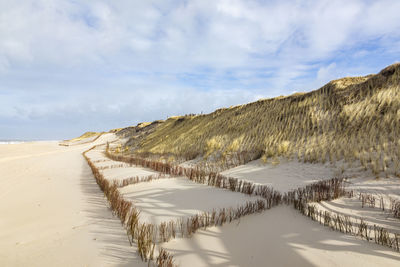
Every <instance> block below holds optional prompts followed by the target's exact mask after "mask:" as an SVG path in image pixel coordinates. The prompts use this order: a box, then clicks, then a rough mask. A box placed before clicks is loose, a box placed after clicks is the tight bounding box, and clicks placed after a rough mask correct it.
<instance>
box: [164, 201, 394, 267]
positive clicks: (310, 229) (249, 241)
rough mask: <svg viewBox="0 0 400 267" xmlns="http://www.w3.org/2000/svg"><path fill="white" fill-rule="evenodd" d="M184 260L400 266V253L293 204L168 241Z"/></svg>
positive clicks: (190, 263)
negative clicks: (329, 225) (313, 217)
mask: <svg viewBox="0 0 400 267" xmlns="http://www.w3.org/2000/svg"><path fill="white" fill-rule="evenodd" d="M163 247H164V248H165V249H167V250H168V251H169V252H171V253H172V254H173V255H174V258H175V260H176V263H178V264H180V266H191V267H197V266H296V267H298V266H350V267H355V266H363V267H367V266H399V262H400V254H399V253H396V252H393V251H391V250H390V249H388V248H385V247H382V246H379V245H376V244H373V243H368V242H366V241H363V240H358V239H356V238H355V237H352V236H348V235H345V234H341V233H338V232H334V231H331V230H330V229H329V228H326V227H324V226H321V225H319V224H318V223H316V222H313V221H311V220H310V219H308V218H306V217H305V216H303V215H301V214H300V213H299V212H298V211H296V210H294V209H292V208H291V207H285V206H280V207H276V208H272V209H271V210H268V211H265V212H263V213H261V214H256V215H249V216H246V217H243V218H241V219H240V223H237V222H236V223H235V222H233V223H230V224H227V225H225V226H223V227H212V228H209V229H207V230H200V231H198V232H197V233H196V234H195V235H194V236H193V237H192V238H191V239H176V240H172V241H170V242H169V243H165V244H163Z"/></svg>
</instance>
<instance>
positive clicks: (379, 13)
mask: <svg viewBox="0 0 400 267" xmlns="http://www.w3.org/2000/svg"><path fill="white" fill-rule="evenodd" d="M399 10H400V1H399V0H380V1H370V0H365V1H362V0H345V1H341V0H302V1H299V0H287V1H253V0H246V1H244V0H243V1H242V0H220V1H219V0H190V1H189V0H187V1H180V0H174V1H169V0H159V1H157V0H155V1H153V0H146V1H143V0H137V1H136V0H113V1H105V0H104V1H101V0H98V1H90V0H87V1H78V0H31V1H30V0H19V1H14V0H0V140H1V139H8V140H11V139H12V140H15V139H19V140H20V139H24V140H39V139H41V140H42V139H51V140H60V139H66V138H72V137H75V136H78V135H80V134H82V133H83V132H85V131H107V130H109V129H113V128H119V127H126V126H131V125H136V124H137V123H139V122H144V121H153V120H157V119H166V118H168V117H170V116H174V115H183V114H189V113H196V114H197V113H202V112H203V113H209V112H212V111H213V110H215V109H217V108H221V107H229V106H232V105H238V104H244V103H247V102H251V101H256V100H258V99H260V98H267V97H274V96H279V95H288V94H292V93H294V92H300V91H311V90H315V89H318V88H319V87H321V86H322V85H324V84H325V83H327V82H329V81H330V80H332V79H337V78H341V77H344V76H361V75H367V74H370V73H377V72H379V71H380V70H381V69H383V68H384V67H386V66H387V65H390V64H393V63H395V62H398V61H400V19H399V15H398V12H399Z"/></svg>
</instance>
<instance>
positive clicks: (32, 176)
mask: <svg viewBox="0 0 400 267" xmlns="http://www.w3.org/2000/svg"><path fill="white" fill-rule="evenodd" d="M107 141H115V136H114V135H113V134H105V135H102V136H101V137H100V138H98V139H97V140H96V141H95V142H91V143H85V144H81V145H76V146H69V147H65V146H59V145H58V144H57V143H55V142H38V143H23V144H14V145H2V146H1V149H0V182H1V185H2V190H0V203H2V204H1V205H0V214H2V217H1V219H0V229H1V230H0V266H146V265H147V264H146V263H143V262H142V261H141V260H140V258H138V255H137V253H136V248H135V247H131V246H130V244H129V241H128V239H127V236H126V233H125V230H124V229H123V226H122V225H121V223H120V221H119V219H118V218H116V217H115V216H113V215H112V213H111V211H110V209H109V208H108V203H107V202H106V200H105V199H104V197H103V193H102V192H101V191H100V189H99V188H98V185H97V184H96V182H95V180H94V177H93V175H92V173H91V170H90V168H89V167H88V165H87V163H86V162H85V160H84V158H83V157H82V155H81V153H82V152H83V151H85V150H87V149H88V148H90V147H92V146H93V145H95V144H103V143H104V142H107ZM104 148H105V146H104V145H103V146H99V147H98V148H97V149H95V150H93V151H92V152H90V153H91V154H90V155H91V156H92V157H93V160H96V161H97V163H96V164H97V165H98V166H102V167H106V166H116V165H118V164H121V163H120V162H116V161H112V160H109V159H107V158H105V156H104V154H103V152H102V151H103V150H104ZM122 165H123V166H121V167H116V168H110V169H104V170H102V172H103V174H104V175H105V176H106V178H107V179H111V180H112V179H124V178H129V177H135V176H143V177H145V176H147V175H148V174H150V175H152V174H156V173H155V172H154V171H151V170H148V169H145V168H139V167H136V166H128V165H127V164H122ZM253 165H254V166H253ZM299 165H301V163H299ZM296 166H297V165H296ZM296 166H294V165H293V164H292V165H289V167H288V165H287V164H282V165H278V166H267V167H265V166H264V167H263V166H262V165H257V164H255V163H250V164H247V165H244V166H240V167H237V168H234V169H231V170H228V171H226V172H225V174H229V175H231V176H236V177H238V178H244V177H246V178H247V179H249V180H253V181H257V182H260V183H264V184H271V185H272V186H274V187H275V188H277V189H278V190H282V191H284V190H287V189H289V188H294V187H297V186H302V185H304V184H307V183H310V182H312V181H314V179H315V180H317V177H319V178H321V175H325V176H326V177H327V178H328V177H329V176H330V175H331V174H332V170H328V169H327V168H321V166H319V165H314V166H311V168H310V165H308V164H307V165H301V166H297V167H298V168H297V167H296ZM318 168H319V169H318ZM296 170H297V172H296ZM279 173H280V174H281V175H278V174H279ZM305 177H307V178H305ZM352 181H354V182H353V183H352V185H351V186H356V183H358V184H361V185H364V187H360V188H362V189H363V190H364V191H365V190H366V192H372V191H371V188H372V189H376V190H377V191H376V192H378V193H382V194H384V193H385V192H386V191H385V188H386V186H385V185H386V184H387V183H388V182H387V181H376V182H368V181H365V179H361V180H357V179H354V180H352ZM389 182H390V183H391V184H390V185H392V187H390V188H392V189H393V190H394V191H393V190H392V191H393V192H392V191H390V192H386V193H393V194H394V195H396V192H395V191H396V189H397V187H398V182H397V183H396V181H392V180H390V181H389ZM120 190H121V192H122V193H123V195H124V196H125V197H126V198H127V199H131V200H132V201H133V203H134V204H135V205H136V206H137V208H138V209H139V210H140V211H141V218H142V219H143V220H145V221H149V222H153V223H159V222H161V221H165V220H170V219H174V218H177V217H185V216H189V215H191V214H194V213H197V212H199V211H203V210H211V209H213V208H222V207H228V206H236V205H239V204H240V203H243V202H244V201H246V200H247V199H249V198H253V197H249V196H246V195H244V194H240V193H233V192H230V191H228V190H222V189H218V188H213V187H208V186H206V185H201V184H194V183H192V182H190V181H188V180H186V179H185V178H168V179H161V180H155V181H152V182H146V183H139V184H135V185H129V186H126V187H123V188H121V189H120ZM368 190H369V191H368ZM379 190H380V191H379ZM374 192H375V191H374ZM341 201H344V200H343V199H342V200H341V199H339V200H336V201H335V202H333V203H325V205H330V206H329V207H328V208H331V209H334V210H337V208H336V207H334V205H337V204H340V205H349V206H351V204H352V203H341ZM353 204H354V203H353ZM331 206H332V207H331ZM354 210H355V212H359V213H360V214H361V215H362V216H367V215H370V216H371V219H375V220H379V219H382V218H383V217H382V216H384V215H382V214H381V215H382V216H381V217H382V218H381V217H379V216H376V214H372V213H371V212H377V211H376V210H368V209H358V210H357V209H354ZM347 211H348V210H347V207H344V210H342V211H341V212H344V213H345V212H347ZM383 219H384V218H383ZM386 226H387V227H389V228H390V229H397V228H398V223H397V222H396V221H393V222H392V223H391V224H387V225H386ZM162 246H163V247H164V248H166V249H167V250H168V251H169V252H171V253H172V254H173V255H174V258H175V261H176V263H178V264H180V266H321V265H323V266H378V265H379V266H398V263H399V262H400V254H399V253H396V252H393V251H392V250H391V249H389V248H386V247H382V246H378V245H376V244H373V243H372V242H366V241H364V240H359V239H357V238H355V237H353V236H349V235H345V234H341V233H338V232H334V231H331V230H330V229H329V228H326V227H323V226H321V225H319V224H318V223H316V222H313V221H311V220H309V219H308V218H306V217H304V216H302V215H301V214H300V213H299V212H298V211H296V210H294V209H292V208H291V207H287V206H279V207H276V208H272V209H271V210H266V211H264V212H263V213H261V214H255V215H249V216H246V217H243V218H241V219H240V220H236V221H233V222H232V223H228V224H225V225H224V226H222V227H211V228H209V229H207V230H200V231H198V232H197V233H196V234H194V235H193V237H192V238H186V239H181V238H178V239H175V240H172V241H170V242H167V243H162Z"/></svg>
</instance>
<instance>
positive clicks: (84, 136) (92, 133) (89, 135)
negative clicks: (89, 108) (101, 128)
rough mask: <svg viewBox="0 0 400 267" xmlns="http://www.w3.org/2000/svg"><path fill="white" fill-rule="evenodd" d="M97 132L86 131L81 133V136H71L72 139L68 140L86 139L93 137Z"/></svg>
mask: <svg viewBox="0 0 400 267" xmlns="http://www.w3.org/2000/svg"><path fill="white" fill-rule="evenodd" d="M99 134H100V133H97V132H86V133H84V134H82V135H81V136H79V137H76V138H73V139H71V140H69V141H71V142H76V141H80V140H83V139H86V138H90V137H93V136H96V135H99Z"/></svg>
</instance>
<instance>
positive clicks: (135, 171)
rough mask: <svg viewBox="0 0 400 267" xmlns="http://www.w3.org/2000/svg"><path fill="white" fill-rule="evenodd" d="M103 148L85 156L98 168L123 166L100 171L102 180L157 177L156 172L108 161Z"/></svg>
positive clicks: (97, 148) (93, 150)
mask: <svg viewBox="0 0 400 267" xmlns="http://www.w3.org/2000/svg"><path fill="white" fill-rule="evenodd" d="M105 148H106V147H105V145H104V146H99V147H96V148H95V149H92V150H91V151H89V152H88V153H86V156H87V157H89V158H90V160H92V161H93V162H94V164H95V165H96V167H98V168H99V167H107V166H119V165H123V167H117V168H112V169H104V170H101V172H102V173H103V175H104V178H106V179H107V180H110V181H112V180H123V179H127V178H131V177H139V178H144V177H147V176H151V175H154V176H158V175H159V173H158V172H155V171H152V170H150V169H145V168H142V167H139V166H130V165H129V164H126V163H122V162H119V161H114V160H110V159H108V158H107V157H106V156H105V155H104V151H105Z"/></svg>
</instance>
